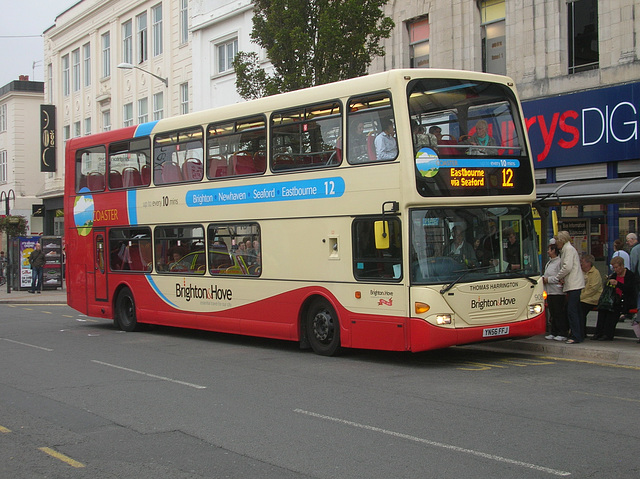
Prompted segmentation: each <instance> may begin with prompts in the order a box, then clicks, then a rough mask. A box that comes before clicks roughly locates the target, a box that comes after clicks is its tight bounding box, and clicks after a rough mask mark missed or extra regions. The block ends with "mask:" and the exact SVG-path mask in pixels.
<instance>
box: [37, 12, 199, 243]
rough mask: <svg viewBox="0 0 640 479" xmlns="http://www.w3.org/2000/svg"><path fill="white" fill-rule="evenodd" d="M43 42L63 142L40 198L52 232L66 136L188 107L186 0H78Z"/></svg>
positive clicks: (49, 96) (50, 98) (58, 222)
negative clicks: (54, 168)
mask: <svg viewBox="0 0 640 479" xmlns="http://www.w3.org/2000/svg"><path fill="white" fill-rule="evenodd" d="M44 48H45V52H44V64H45V102H47V103H49V104H52V105H55V107H56V111H57V127H56V131H57V134H58V138H59V139H60V140H61V141H58V142H57V144H58V147H57V168H56V171H55V172H54V173H49V174H47V177H46V182H45V190H44V192H43V193H42V195H41V196H42V198H43V203H44V206H45V208H44V209H45V230H46V232H47V234H55V233H56V232H57V231H61V228H62V219H61V218H60V217H59V216H56V211H58V210H59V209H61V208H62V192H63V181H64V173H65V172H64V145H65V141H66V140H67V139H69V138H73V137H77V136H81V135H88V134H91V133H97V132H101V131H108V130H110V129H112V128H114V129H115V128H121V127H123V126H129V125H135V124H139V123H145V122H148V121H153V120H158V119H160V118H164V117H167V116H175V115H179V114H181V113H188V112H189V111H190V110H191V104H192V82H191V79H192V55H191V37H190V33H189V1H188V0H164V1H158V0H152V1H137V0H81V1H79V2H78V3H76V4H75V5H73V6H72V7H71V8H69V9H68V10H66V11H64V12H62V13H61V14H60V15H58V17H56V19H55V23H54V25H53V26H51V27H50V28H49V29H47V30H46V31H45V32H44Z"/></svg>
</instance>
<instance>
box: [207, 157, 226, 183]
mask: <svg viewBox="0 0 640 479" xmlns="http://www.w3.org/2000/svg"><path fill="white" fill-rule="evenodd" d="M207 161H208V162H209V178H222V177H223V176H229V165H228V164H227V159H226V158H225V157H224V156H223V155H211V156H210V157H209V159H208V160H207Z"/></svg>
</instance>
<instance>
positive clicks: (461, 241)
mask: <svg viewBox="0 0 640 479" xmlns="http://www.w3.org/2000/svg"><path fill="white" fill-rule="evenodd" d="M449 256H452V257H453V258H454V259H455V260H457V261H459V262H461V263H464V264H465V265H467V266H468V267H470V268H475V267H476V263H477V262H478V260H477V258H476V252H475V250H474V249H473V246H472V245H471V243H469V242H467V241H466V239H465V230H464V228H462V227H461V226H454V227H453V242H452V243H451V246H449Z"/></svg>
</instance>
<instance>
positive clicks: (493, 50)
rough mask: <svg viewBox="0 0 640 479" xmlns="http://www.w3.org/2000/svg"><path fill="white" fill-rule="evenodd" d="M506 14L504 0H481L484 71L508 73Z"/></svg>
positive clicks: (499, 73)
mask: <svg viewBox="0 0 640 479" xmlns="http://www.w3.org/2000/svg"><path fill="white" fill-rule="evenodd" d="M505 14H506V7H505V1H504V0H482V1H481V2H480V17H481V22H482V32H481V35H482V71H483V72H487V73H497V74H498V75H506V74H507V57H506V50H507V49H506V41H505Z"/></svg>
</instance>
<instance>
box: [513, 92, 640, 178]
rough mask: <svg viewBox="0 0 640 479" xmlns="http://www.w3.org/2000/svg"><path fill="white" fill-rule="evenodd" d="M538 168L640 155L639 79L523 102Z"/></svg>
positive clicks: (532, 149) (628, 158) (637, 156)
mask: <svg viewBox="0 0 640 479" xmlns="http://www.w3.org/2000/svg"><path fill="white" fill-rule="evenodd" d="M522 109H523V111H524V115H525V118H526V121H527V129H528V131H529V141H530V142H531V151H532V153H533V161H534V166H535V168H550V167H557V166H574V165H581V164H586V163H603V162H608V161H622V160H631V159H638V158H640V142H639V141H638V120H639V119H640V118H639V117H640V83H631V84H627V85H620V86H615V87H609V88H600V89H597V90H589V91H584V92H580V93H572V94H569V95H561V96H556V97H551V98H543V99H540V100H531V101H524V102H522Z"/></svg>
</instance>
